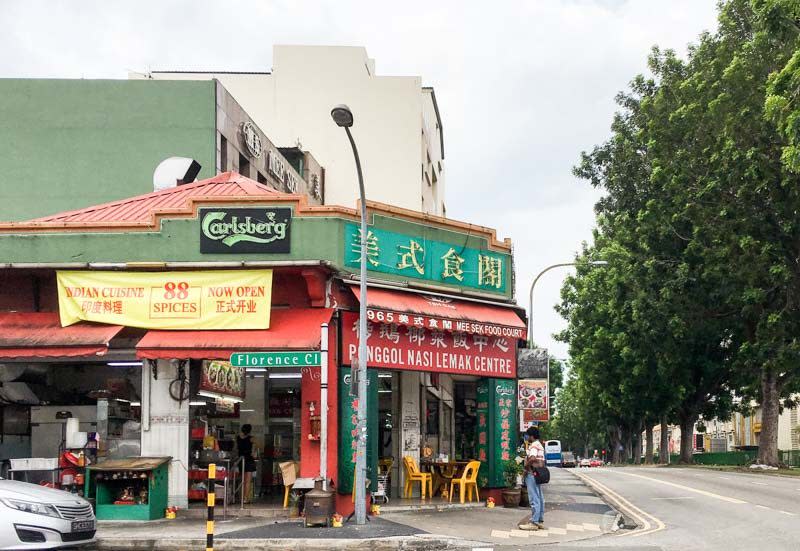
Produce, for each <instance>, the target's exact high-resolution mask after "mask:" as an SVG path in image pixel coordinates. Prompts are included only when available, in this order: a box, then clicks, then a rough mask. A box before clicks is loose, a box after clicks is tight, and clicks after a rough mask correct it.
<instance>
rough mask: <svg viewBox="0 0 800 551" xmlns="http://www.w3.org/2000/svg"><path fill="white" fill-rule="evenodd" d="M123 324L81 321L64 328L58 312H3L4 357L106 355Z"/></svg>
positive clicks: (0, 350)
mask: <svg viewBox="0 0 800 551" xmlns="http://www.w3.org/2000/svg"><path fill="white" fill-rule="evenodd" d="M120 331H122V326H120V325H103V324H95V323H88V322H80V323H76V324H73V325H70V326H69V327H61V321H60V319H59V317H58V313H56V312H10V313H0V358H6V359H9V358H21V359H27V358H66V357H69V358H74V357H78V356H102V355H103V354H105V353H106V352H107V351H108V343H109V342H110V341H111V339H113V338H114V336H116V334H117V333H119V332H120Z"/></svg>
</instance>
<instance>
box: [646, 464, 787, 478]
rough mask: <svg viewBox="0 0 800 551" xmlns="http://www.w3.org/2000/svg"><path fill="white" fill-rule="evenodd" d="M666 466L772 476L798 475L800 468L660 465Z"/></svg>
mask: <svg viewBox="0 0 800 551" xmlns="http://www.w3.org/2000/svg"><path fill="white" fill-rule="evenodd" d="M662 466H663V467H666V468H684V469H705V470H707V471H724V472H729V473H748V474H763V475H772V476H797V477H800V469H778V470H777V471H762V470H761V469H750V468H747V467H738V466H735V465H699V464H691V465H681V464H680V463H671V464H669V465H662Z"/></svg>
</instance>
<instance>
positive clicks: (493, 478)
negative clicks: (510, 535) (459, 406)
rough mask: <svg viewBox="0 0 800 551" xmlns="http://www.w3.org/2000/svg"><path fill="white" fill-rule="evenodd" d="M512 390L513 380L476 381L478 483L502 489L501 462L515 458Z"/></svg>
mask: <svg viewBox="0 0 800 551" xmlns="http://www.w3.org/2000/svg"><path fill="white" fill-rule="evenodd" d="M516 393H517V391H516V388H515V383H514V381H513V380H508V379H481V380H480V381H479V382H478V389H477V398H478V404H477V407H476V409H475V412H476V415H477V416H478V423H477V439H478V445H477V450H478V460H479V461H480V462H481V468H480V471H479V475H478V476H479V484H480V485H481V486H484V487H488V488H500V487H503V486H505V479H504V477H503V471H504V467H505V462H506V461H508V460H510V459H512V458H513V457H514V455H515V452H514V450H515V449H516V439H517V410H516Z"/></svg>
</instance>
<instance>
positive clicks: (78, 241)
mask: <svg viewBox="0 0 800 551" xmlns="http://www.w3.org/2000/svg"><path fill="white" fill-rule="evenodd" d="M263 204H264V205H268V204H269V202H268V201H265V202H264V203H263ZM231 206H233V205H231ZM248 206H252V204H250V205H248ZM372 222H373V224H374V225H375V227H379V228H385V229H389V228H391V230H392V231H396V232H401V233H407V234H412V235H416V233H414V232H417V231H419V230H420V225H419V224H415V223H411V222H407V221H404V220H400V219H392V218H388V217H383V216H376V217H375V218H374V219H373V220H372ZM348 223H352V221H351V220H349V219H344V218H338V217H330V218H328V217H294V218H293V219H292V227H291V239H292V242H291V253H287V254H240V255H231V254H201V253H200V223H199V222H198V220H197V219H196V218H184V219H166V220H163V221H162V226H161V231H150V232H115V233H76V232H73V233H44V232H38V233H37V232H19V233H0V262H8V263H64V262H79V263H89V262H202V261H208V262H215V261H216V262H231V261H239V260H250V261H258V260H327V261H329V262H331V263H332V264H333V265H334V266H336V267H338V268H339V269H341V270H342V271H345V272H350V271H352V267H350V266H348V267H346V268H345V264H344V261H345V259H344V251H345V248H344V241H345V227H346V225H347V224H348ZM424 234H425V236H426V237H427V238H428V239H432V240H437V241H442V242H447V243H452V244H454V245H463V244H465V243H466V244H467V245H468V246H470V247H475V248H478V249H485V248H486V247H487V243H486V240H484V239H480V238H477V237H475V236H474V235H473V236H467V235H466V234H459V233H457V232H453V231H448V230H442V229H438V228H433V227H430V226H426V227H425V230H424ZM509 272H510V270H509ZM372 277H376V278H381V279H386V280H392V281H405V278H403V277H400V276H396V275H393V274H383V273H377V272H376V273H374V274H372ZM508 277H509V278H510V273H509V275H508ZM418 282H419V283H423V281H421V280H418ZM433 283H435V284H437V285H441V286H443V287H450V288H453V289H459V288H460V287H459V286H456V285H451V284H443V283H441V282H433ZM511 289H512V286H511V285H510V284H509V285H506V288H505V293H502V294H499V295H498V296H505V297H508V298H510V297H511Z"/></svg>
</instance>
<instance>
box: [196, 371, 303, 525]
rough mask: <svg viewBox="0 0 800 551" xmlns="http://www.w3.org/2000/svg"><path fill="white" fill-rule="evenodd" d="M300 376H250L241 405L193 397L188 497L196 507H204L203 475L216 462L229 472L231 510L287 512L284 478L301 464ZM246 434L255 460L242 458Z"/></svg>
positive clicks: (275, 373)
mask: <svg viewBox="0 0 800 551" xmlns="http://www.w3.org/2000/svg"><path fill="white" fill-rule="evenodd" d="M301 378H302V374H301V372H300V370H299V369H298V370H273V371H270V372H269V373H267V372H264V371H262V372H247V374H246V386H247V392H246V395H245V398H244V400H243V401H242V402H241V403H237V404H226V403H225V401H224V400H213V399H209V398H204V397H203V396H202V395H199V394H197V393H195V394H194V395H193V397H192V401H191V402H190V404H191V409H190V413H191V417H192V430H191V434H192V437H191V438H192V440H191V443H190V461H191V469H190V473H189V477H190V483H189V497H190V500H191V501H192V503H193V505H194V506H197V507H200V508H202V507H205V499H206V487H205V480H204V479H203V476H205V475H207V470H206V469H207V466H208V464H209V463H212V462H216V463H217V465H218V468H219V465H223V466H224V467H225V468H226V469H228V470H229V481H230V484H229V488H228V492H227V499H228V506H229V507H231V508H234V509H238V508H240V507H241V506H242V505H243V504H244V506H245V507H248V508H256V509H276V508H281V509H282V508H284V497H285V493H284V488H285V486H284V478H283V474H284V473H285V472H287V469H288V470H294V471H295V472H296V467H295V465H299V462H300V433H301V428H300V418H301V407H302V399H301ZM246 430H249V440H250V442H251V446H250V447H251V449H252V452H251V457H252V461H249V460H247V459H244V458H243V448H246V446H247V444H246V443H245V440H247V439H248V438H247V436H248V434H245V431H246ZM244 451H246V449H245V450H244ZM287 505H289V507H288V508H289V509H291V505H293V504H292V503H288V504H287Z"/></svg>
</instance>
